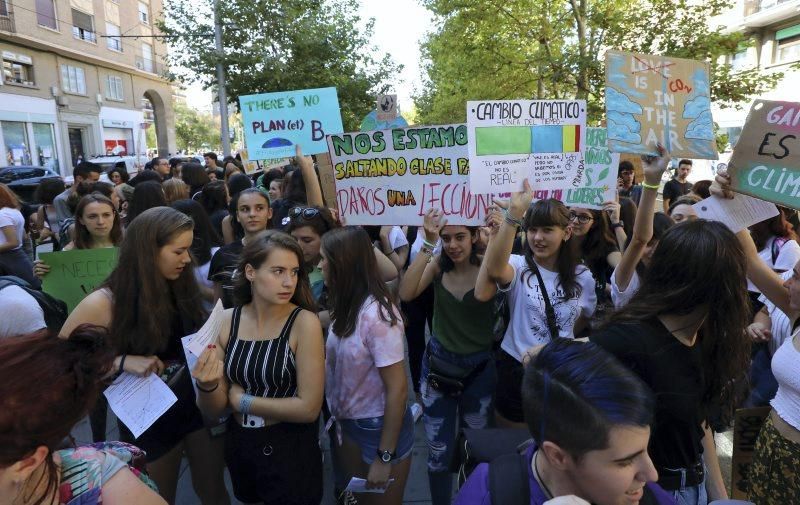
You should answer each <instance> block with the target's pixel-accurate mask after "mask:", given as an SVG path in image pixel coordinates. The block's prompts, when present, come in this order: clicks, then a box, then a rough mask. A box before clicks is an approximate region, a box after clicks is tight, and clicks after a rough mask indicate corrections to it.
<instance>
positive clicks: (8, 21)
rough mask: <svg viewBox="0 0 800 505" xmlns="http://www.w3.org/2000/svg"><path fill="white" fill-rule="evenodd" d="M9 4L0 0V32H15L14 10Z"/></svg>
mask: <svg viewBox="0 0 800 505" xmlns="http://www.w3.org/2000/svg"><path fill="white" fill-rule="evenodd" d="M10 7H11V6H10V5H9V4H3V3H2V0H0V32H11V33H16V31H17V30H16V27H15V26H14V12H13V11H12V10H11V8H10Z"/></svg>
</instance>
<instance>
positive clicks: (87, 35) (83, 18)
mask: <svg viewBox="0 0 800 505" xmlns="http://www.w3.org/2000/svg"><path fill="white" fill-rule="evenodd" d="M72 36H73V37H75V38H76V39H80V40H85V41H86V42H92V43H94V42H97V34H96V33H95V32H94V16H92V15H90V14H86V13H85V12H81V11H79V10H77V9H72Z"/></svg>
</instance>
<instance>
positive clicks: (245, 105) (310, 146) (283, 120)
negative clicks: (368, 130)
mask: <svg viewBox="0 0 800 505" xmlns="http://www.w3.org/2000/svg"><path fill="white" fill-rule="evenodd" d="M239 108H240V110H241V111H242V123H243V124H244V136H245V141H246V143H247V152H248V154H249V157H250V159H252V160H266V159H271V158H287V157H290V156H294V154H295V145H296V144H300V146H301V147H302V148H303V154H318V153H323V152H325V151H327V144H326V143H325V136H326V135H330V134H332V133H342V131H343V128H342V116H341V113H340V111H339V98H338V97H337V96H336V88H318V89H306V90H302V91H282V92H277V93H262V94H259V95H244V96H240V97H239Z"/></svg>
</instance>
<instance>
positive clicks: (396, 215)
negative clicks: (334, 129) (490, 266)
mask: <svg viewBox="0 0 800 505" xmlns="http://www.w3.org/2000/svg"><path fill="white" fill-rule="evenodd" d="M328 145H329V148H330V154H331V161H332V163H333V174H334V178H335V180H336V200H337V206H338V209H339V213H340V215H341V216H342V217H344V218H345V219H346V221H347V224H354V225H355V224H357V225H369V224H375V225H377V224H380V225H384V224H394V225H421V224H422V222H423V217H424V215H425V213H426V212H427V211H428V210H429V209H440V210H441V211H442V212H443V213H444V215H445V217H446V218H447V222H448V223H450V224H464V225H478V224H481V223H483V219H484V217H485V216H486V212H487V209H488V208H489V207H490V206H491V205H492V198H493V197H495V196H497V195H492V194H480V195H478V194H474V193H472V192H471V191H470V184H469V172H470V168H469V167H470V165H469V159H468V154H467V126H466V125H463V124H460V125H446V126H431V127H420V128H396V129H393V130H379V131H372V132H362V133H345V134H342V135H331V136H329V137H328ZM515 189H518V188H515Z"/></svg>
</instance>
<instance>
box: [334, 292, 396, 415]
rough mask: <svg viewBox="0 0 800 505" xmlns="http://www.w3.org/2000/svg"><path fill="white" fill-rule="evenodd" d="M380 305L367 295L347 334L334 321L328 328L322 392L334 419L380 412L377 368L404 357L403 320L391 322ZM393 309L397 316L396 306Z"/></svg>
mask: <svg viewBox="0 0 800 505" xmlns="http://www.w3.org/2000/svg"><path fill="white" fill-rule="evenodd" d="M379 309H380V305H379V304H378V303H377V302H376V301H375V299H374V298H372V297H370V298H368V299H367V300H366V301H365V302H364V305H363V306H362V307H361V311H360V312H359V315H358V322H357V323H356V330H355V332H354V333H353V334H352V335H350V336H349V337H346V338H339V337H338V336H337V335H336V334H335V333H334V332H333V325H331V326H330V328H329V329H328V341H327V344H326V357H325V369H326V376H325V379H326V381H325V396H326V397H327V399H328V406H329V407H330V409H331V413H332V414H333V416H334V417H335V418H336V419H363V418H367V417H379V416H382V415H383V411H384V407H385V403H386V390H385V388H384V387H383V381H382V380H381V376H380V373H379V372H378V368H383V367H386V366H389V365H394V364H395V363H399V362H400V361H403V358H404V357H405V349H404V346H403V344H404V339H405V337H404V331H403V324H402V322H398V323H396V324H395V325H394V326H392V325H390V324H389V323H387V322H386V321H384V320H383V318H381V315H380V311H379ZM394 311H395V314H396V315H397V317H398V319H400V313H399V311H398V310H397V308H396V307H395V309H394ZM400 321H402V320H400Z"/></svg>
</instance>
